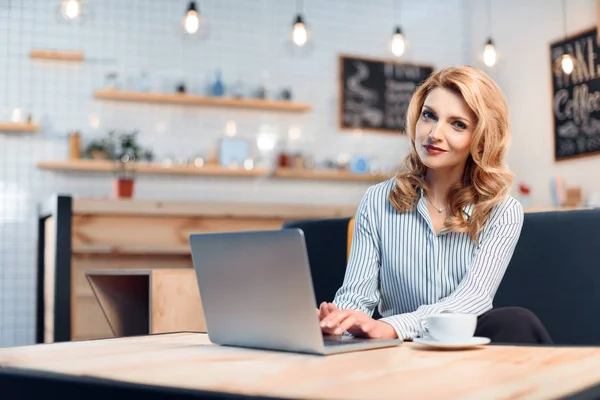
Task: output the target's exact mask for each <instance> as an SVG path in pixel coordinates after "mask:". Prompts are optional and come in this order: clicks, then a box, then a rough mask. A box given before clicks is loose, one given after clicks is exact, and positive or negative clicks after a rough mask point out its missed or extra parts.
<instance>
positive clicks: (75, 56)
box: [29, 49, 83, 61]
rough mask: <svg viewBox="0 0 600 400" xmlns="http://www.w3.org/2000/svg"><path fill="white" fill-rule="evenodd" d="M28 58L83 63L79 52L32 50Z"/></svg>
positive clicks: (81, 54)
mask: <svg viewBox="0 0 600 400" xmlns="http://www.w3.org/2000/svg"><path fill="white" fill-rule="evenodd" d="M29 57H30V58H32V59H40V60H60V61H83V53H82V52H80V51H65V50H45V49H32V50H31V51H30V52H29Z"/></svg>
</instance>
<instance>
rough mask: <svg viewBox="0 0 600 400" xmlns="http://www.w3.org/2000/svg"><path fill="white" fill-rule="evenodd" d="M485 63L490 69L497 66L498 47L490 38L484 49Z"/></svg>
mask: <svg viewBox="0 0 600 400" xmlns="http://www.w3.org/2000/svg"><path fill="white" fill-rule="evenodd" d="M483 62H484V63H485V65H487V66H488V67H493V66H494V65H495V64H496V47H495V46H494V42H493V41H492V38H489V39H488V41H487V42H486V43H485V47H484V49H483Z"/></svg>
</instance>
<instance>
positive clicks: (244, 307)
mask: <svg viewBox="0 0 600 400" xmlns="http://www.w3.org/2000/svg"><path fill="white" fill-rule="evenodd" d="M324 245H325V246H326V245H327V244H325V243H324ZM190 246H191V252H192V261H193V264H194V269H195V271H196V277H197V280H198V288H199V290H200V298H201V300H202V307H203V310H204V317H205V320H206V327H207V330H208V336H209V338H210V340H211V342H212V343H215V344H220V345H226V346H237V347H247V348H255V349H266V350H276V351H288V352H295V353H307V354H318V355H328V354H334V353H343V352H349V351H358V350H367V349H374V348H381V347H390V346H397V345H399V344H401V343H402V340H401V339H393V340H388V339H367V338H355V337H352V336H341V337H340V336H337V337H334V336H329V335H324V334H323V333H322V332H321V327H320V325H319V317H318V316H317V312H316V310H317V305H316V299H315V295H314V291H313V284H312V278H311V273H310V267H309V264H308V256H307V253H306V245H305V241H304V234H303V232H302V231H301V230H300V229H281V230H270V231H254V232H227V233H203V234H191V235H190Z"/></svg>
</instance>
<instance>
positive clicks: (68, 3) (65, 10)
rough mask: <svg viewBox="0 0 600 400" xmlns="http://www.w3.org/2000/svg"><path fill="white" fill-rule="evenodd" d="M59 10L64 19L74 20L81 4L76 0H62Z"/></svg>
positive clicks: (78, 14) (79, 11)
mask: <svg viewBox="0 0 600 400" xmlns="http://www.w3.org/2000/svg"><path fill="white" fill-rule="evenodd" d="M60 11H61V14H62V16H63V18H64V19H66V20H74V19H76V18H77V17H79V16H80V15H81V4H80V2H79V1H78V0H63V1H62V2H61V3H60Z"/></svg>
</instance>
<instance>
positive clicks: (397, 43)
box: [390, 3, 406, 57]
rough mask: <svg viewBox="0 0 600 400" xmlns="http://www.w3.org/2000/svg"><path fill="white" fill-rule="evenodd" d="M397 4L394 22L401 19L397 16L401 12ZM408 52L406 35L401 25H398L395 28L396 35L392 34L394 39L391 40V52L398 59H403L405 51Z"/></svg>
mask: <svg viewBox="0 0 600 400" xmlns="http://www.w3.org/2000/svg"><path fill="white" fill-rule="evenodd" d="M397 8H399V7H397V6H396V4H395V3H394V20H396V21H398V20H399V18H398V17H397V14H398V13H399V11H398V10H397ZM405 50H406V42H405V41H404V35H403V34H402V28H401V27H400V25H397V26H396V28H394V33H393V34H392V39H391V40H390V51H391V52H392V54H393V55H394V56H396V57H402V56H403V55H404V51H405Z"/></svg>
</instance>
